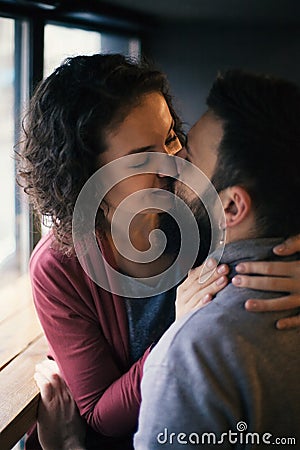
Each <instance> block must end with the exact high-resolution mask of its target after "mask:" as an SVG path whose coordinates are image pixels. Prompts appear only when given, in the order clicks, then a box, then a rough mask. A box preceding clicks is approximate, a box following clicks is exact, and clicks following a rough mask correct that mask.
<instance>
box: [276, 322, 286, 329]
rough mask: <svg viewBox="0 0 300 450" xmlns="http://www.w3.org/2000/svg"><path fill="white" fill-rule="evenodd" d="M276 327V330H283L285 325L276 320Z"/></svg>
mask: <svg viewBox="0 0 300 450" xmlns="http://www.w3.org/2000/svg"><path fill="white" fill-rule="evenodd" d="M276 328H277V330H285V329H286V328H287V326H286V325H285V324H284V323H283V324H281V323H280V322H276Z"/></svg>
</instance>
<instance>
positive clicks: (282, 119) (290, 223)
mask: <svg viewBox="0 0 300 450" xmlns="http://www.w3.org/2000/svg"><path fill="white" fill-rule="evenodd" d="M207 105H208V107H209V110H210V111H212V112H213V114H214V115H215V116H216V117H217V118H219V119H220V120H221V121H222V124H223V128H224V135H223V139H222V141H221V144H220V146H219V149H218V160H217V165H216V169H215V173H214V176H213V178H212V182H213V184H214V186H215V187H216V189H217V191H218V192H220V191H222V190H223V189H225V188H228V187H230V186H236V185H239V186H242V187H244V188H245V189H246V190H247V192H248V193H249V194H250V195H251V198H252V201H253V206H254V211H255V214H256V219H257V221H256V224H257V227H258V232H259V236H261V237H272V236H289V235H293V234H297V233H299V232H300V90H299V87H298V86H296V85H295V84H293V83H290V82H288V81H285V80H282V79H277V78H274V77H271V76H267V75H257V74H251V73H246V72H243V71H240V70H229V71H227V72H225V73H224V74H222V75H220V76H218V77H217V79H216V80H215V82H214V84H213V86H212V88H211V90H210V93H209V95H208V98H207Z"/></svg>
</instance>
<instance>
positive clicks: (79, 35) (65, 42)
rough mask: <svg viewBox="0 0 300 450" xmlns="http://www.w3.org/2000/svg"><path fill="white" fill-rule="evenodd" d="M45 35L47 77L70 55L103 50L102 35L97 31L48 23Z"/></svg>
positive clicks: (45, 69) (45, 68)
mask: <svg viewBox="0 0 300 450" xmlns="http://www.w3.org/2000/svg"><path fill="white" fill-rule="evenodd" d="M44 36H45V43H44V45H45V50H44V75H45V77H46V76H48V75H49V74H50V73H51V72H53V70H54V69H55V68H56V67H57V66H59V65H60V64H61V63H62V61H63V60H64V59H65V58H67V57H68V56H76V55H92V54H93V53H99V52H100V50H101V35H100V33H98V32H95V31H86V30H81V29H78V28H70V27H63V26H59V25H51V24H47V25H46V26H45V35H44Z"/></svg>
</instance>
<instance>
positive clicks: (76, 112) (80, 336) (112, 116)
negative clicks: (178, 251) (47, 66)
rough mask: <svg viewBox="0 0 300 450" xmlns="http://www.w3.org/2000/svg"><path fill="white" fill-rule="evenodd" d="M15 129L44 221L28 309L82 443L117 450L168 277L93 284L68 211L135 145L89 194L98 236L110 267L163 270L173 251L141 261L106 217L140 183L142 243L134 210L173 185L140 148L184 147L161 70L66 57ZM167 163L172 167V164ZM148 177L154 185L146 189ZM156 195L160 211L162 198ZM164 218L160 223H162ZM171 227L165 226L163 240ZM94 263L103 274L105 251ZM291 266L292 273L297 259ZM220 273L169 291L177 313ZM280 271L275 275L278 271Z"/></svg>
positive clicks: (211, 290)
mask: <svg viewBox="0 0 300 450" xmlns="http://www.w3.org/2000/svg"><path fill="white" fill-rule="evenodd" d="M25 134H26V137H25V142H24V147H23V150H22V158H23V161H24V166H23V168H21V170H20V174H21V176H22V177H23V185H24V187H25V190H26V192H27V193H28V194H29V195H30V197H31V199H32V201H33V204H34V206H35V208H36V210H37V211H38V212H39V213H40V214H41V215H46V216H50V217H51V219H52V223H53V225H52V231H51V233H50V234H49V235H48V236H46V237H45V238H43V239H42V240H41V242H40V243H39V244H38V246H37V248H36V249H35V251H34V253H33V255H32V258H31V264H30V272H31V278H32V287H33V294H34V301H35V305H36V309H37V312H38V315H39V318H40V321H41V323H42V326H43V328H44V331H45V334H46V337H47V340H48V341H49V345H50V349H51V354H52V356H53V357H54V359H55V360H56V361H57V363H58V365H59V368H60V370H61V372H62V375H63V377H64V379H65V380H66V383H67V385H68V387H69V389H70V391H71V392H72V395H73V396H74V399H75V401H76V403H77V405H78V407H79V410H80V413H81V415H82V416H83V417H84V418H85V420H86V421H87V423H88V429H87V438H86V446H87V448H97V449H99V448H105V449H106V450H109V449H117V448H119V449H122V450H126V449H127V448H132V434H133V433H134V431H135V428H136V425H137V417H138V411H139V405H140V400H141V399H140V381H141V377H142V373H143V364H144V361H145V359H146V358H147V355H148V354H149V352H150V351H151V345H152V344H153V342H155V341H156V340H157V339H159V337H160V336H161V335H162V334H163V332H164V331H165V330H166V329H167V328H168V326H169V325H170V324H171V323H172V321H173V320H174V316H175V313H174V299H175V285H174V288H171V289H169V291H166V292H162V293H158V294H155V295H153V296H149V297H148V298H145V299H143V301H142V303H141V302H139V301H136V300H135V299H132V298H129V297H127V296H125V298H122V297H120V296H119V295H117V294H116V293H114V292H115V289H114V286H113V284H114V283H113V282H112V280H111V279H109V280H108V284H109V286H110V289H103V288H102V287H100V286H99V285H98V284H96V283H95V282H93V281H92V279H91V278H90V277H89V276H88V275H87V274H86V272H85V271H84V270H83V268H82V266H81V265H80V263H79V260H78V258H77V255H76V254H75V252H74V244H73V241H72V216H73V211H74V208H75V202H76V199H77V197H78V195H79V193H80V191H81V189H82V188H83V186H84V184H85V183H86V181H87V180H88V179H89V178H90V177H91V176H92V175H93V174H94V173H95V172H96V171H97V169H99V168H101V167H104V166H107V164H109V163H111V162H113V161H116V160H118V159H120V158H122V157H126V156H128V155H132V154H136V156H137V161H136V163H135V164H134V166H131V167H130V170H132V168H134V169H138V172H139V174H138V175H132V176H131V177H129V178H126V179H124V180H123V181H120V182H118V183H116V184H115V185H114V186H113V187H112V189H110V190H109V191H108V192H107V193H106V195H105V197H104V199H103V201H102V202H101V204H100V207H99V210H98V213H97V216H96V235H97V240H98V245H99V247H100V248H101V251H102V254H103V255H104V257H105V260H106V261H108V262H109V264H110V265H111V266H112V267H114V268H116V269H117V270H118V271H119V272H120V273H121V274H125V275H127V276H130V277H134V278H143V279H145V278H147V277H152V276H155V275H157V274H160V273H162V272H163V271H164V270H166V268H168V267H169V266H170V265H171V264H172V263H173V262H174V258H175V256H174V252H173V248H172V246H171V248H168V247H167V251H166V252H164V253H163V254H162V255H161V256H160V257H158V258H156V259H155V261H154V262H151V261H150V262H144V263H143V264H140V263H139V262H135V261H132V259H130V258H128V257H126V255H125V256H124V254H122V253H121V252H120V251H118V249H117V247H116V245H115V241H114V239H113V237H112V234H111V229H110V224H111V221H112V220H113V217H114V212H115V211H117V210H119V209H120V208H121V209H122V202H123V200H124V199H125V198H127V197H128V196H130V195H131V194H134V193H135V192H141V193H142V199H141V200H140V204H138V205H136V204H134V205H132V210H133V211H134V210H135V208H136V209H137V210H138V211H139V213H138V214H136V215H135V216H134V219H133V221H132V223H131V226H130V228H129V236H130V240H131V242H132V244H133V246H134V247H135V248H136V249H138V250H139V251H140V252H144V251H146V250H147V249H148V248H149V234H150V232H151V231H152V230H154V229H156V228H157V227H158V226H159V224H160V222H164V221H162V220H161V217H162V215H161V214H159V212H158V210H157V209H155V208H154V209H153V208H152V209H150V208H148V209H144V210H143V207H142V206H143V202H145V207H146V208H147V204H148V202H150V203H151V202H152V201H153V199H154V197H155V198H156V199H157V198H158V197H159V198H160V201H161V191H162V189H166V190H172V176H171V175H170V168H169V167H168V168H167V169H166V167H157V168H156V169H155V170H154V171H152V173H147V167H146V166H147V163H148V159H147V158H148V156H149V152H152V153H154V152H157V153H158V154H161V153H166V154H169V155H175V154H176V155H177V156H178V155H179V156H183V157H184V150H183V149H182V143H183V133H182V130H181V123H180V120H179V118H178V116H177V115H176V113H175V111H174V109H173V107H172V103H171V99H170V96H169V93H168V88H167V85H166V80H165V77H164V76H163V75H162V74H161V73H160V72H158V71H156V70H153V69H151V68H150V67H148V66H146V65H143V64H136V63H132V62H130V61H128V60H126V59H125V58H124V57H123V56H121V55H94V56H82V57H75V58H70V59H68V60H67V61H66V62H65V63H64V64H63V65H62V66H61V67H59V68H58V69H56V70H55V71H54V73H53V74H52V75H50V76H49V77H48V78H47V79H46V80H45V81H43V82H42V83H41V85H40V86H39V88H38V89H37V91H36V93H35V95H34V97H33V99H32V102H31V109H30V112H29V115H28V117H27V124H26V128H25ZM171 165H172V163H171ZM144 166H145V171H144V172H145V173H144V174H141V173H140V171H141V170H143V169H141V168H143V167H144ZM173 170H174V175H175V174H176V167H173ZM130 173H132V172H130ZM166 173H167V174H168V175H166ZM104 181H105V180H103V182H104ZM100 184H101V183H100ZM149 188H156V190H155V192H154V193H153V189H152V191H151V193H150V194H149V193H148V189H149ZM149 196H150V197H151V198H150V197H149ZM162 197H163V196H162ZM162 201H163V202H165V203H164V208H163V209H165V210H167V209H168V201H165V200H162ZM125 212H126V211H125ZM125 212H124V214H125ZM164 223H165V222H164ZM122 225H123V224H122V223H120V222H119V223H118V224H117V232H118V235H119V237H120V239H121V241H122V239H123V238H124V239H126V238H127V231H126V230H124V228H126V227H123V226H122ZM171 228H172V227H171V225H170V224H169V223H167V226H166V231H168V232H170V229H171ZM174 233H175V232H174ZM174 233H173V228H172V235H171V236H172V239H173V238H174ZM101 264H102V266H101V270H102V273H103V274H104V276H105V274H106V271H105V270H106V269H105V262H103V261H102V262H100V261H99V266H100V265H101ZM265 267H266V266H263V269H262V270H261V271H264V270H266V269H265ZM269 267H274V266H271V265H270V264H268V266H267V268H268V269H267V270H269ZM293 267H294V271H295V272H296V270H297V269H296V267H298V266H296V263H295V265H294V266H293ZM213 268H214V267H213ZM221 269H223V273H222V270H221ZM281 269H282V268H281ZM211 270H212V269H211ZM275 270H276V269H275ZM258 272H259V271H258ZM226 273H227V268H226V267H223V268H220V273H218V271H215V272H214V275H213V276H212V277H211V278H210V282H209V283H207V284H205V285H203V289H202V291H201V292H200V294H197V299H196V303H195V302H194V300H195V298H194V297H193V298H192V299H188V298H185V299H183V300H182V303H180V300H179V302H178V311H179V315H180V314H181V313H183V312H186V311H188V310H189V309H190V308H194V307H197V306H201V304H202V303H203V302H202V300H203V299H204V298H205V301H208V300H209V299H210V298H211V296H212V295H214V294H215V293H216V292H217V291H218V290H219V289H221V288H222V287H224V286H225V285H226V283H227V280H226V276H225V277H224V274H225V275H226ZM279 275H283V276H285V275H286V274H285V271H284V270H283V271H279ZM221 277H222V280H223V281H222V283H221V284H219V285H217V284H216V280H217V279H221ZM107 278H109V277H107ZM251 281H252V280H251ZM254 283H255V281H254ZM291 284H292V281H291V282H290V286H291ZM257 286H258V288H260V286H259V281H258V282H257ZM290 286H289V287H290ZM265 289H268V290H270V289H271V290H279V291H280V290H287V285H286V283H283V284H281V285H280V279H279V285H278V286H274V280H272V279H271V280H267V281H266V282H265ZM288 290H292V289H288ZM190 300H191V301H190ZM278 302H279V303H280V300H277V304H278ZM269 303H270V304H271V302H269ZM286 303H288V302H286ZM280 305H281V303H280ZM295 306H297V305H295ZM272 307H273V308H274V309H275V308H276V304H275V305H274V304H272ZM286 307H287V308H288V307H290V306H286ZM28 447H29V446H28Z"/></svg>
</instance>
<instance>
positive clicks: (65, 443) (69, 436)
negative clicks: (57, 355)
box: [34, 360, 85, 450]
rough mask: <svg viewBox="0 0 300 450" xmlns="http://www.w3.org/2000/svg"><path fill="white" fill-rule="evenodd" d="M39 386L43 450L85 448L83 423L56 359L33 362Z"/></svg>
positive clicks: (38, 424)
mask: <svg viewBox="0 0 300 450" xmlns="http://www.w3.org/2000/svg"><path fill="white" fill-rule="evenodd" d="M34 379H35V381H36V383H37V385H38V388H39V389H40V393H41V397H40V402H39V407H38V418H37V426H38V436H39V441H40V444H41V445H42V447H43V450H57V449H60V450H75V449H76V450H84V448H85V447H84V439H85V425H84V421H83V419H82V418H81V417H80V415H79V412H78V409H77V406H76V404H75V401H74V399H73V397H72V395H71V393H70V391H69V388H68V386H67V385H66V383H65V382H64V380H63V379H62V377H61V375H60V373H59V369H58V366H57V364H56V363H55V361H51V360H45V361H43V362H42V363H41V364H38V365H37V366H36V372H35V374H34Z"/></svg>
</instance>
